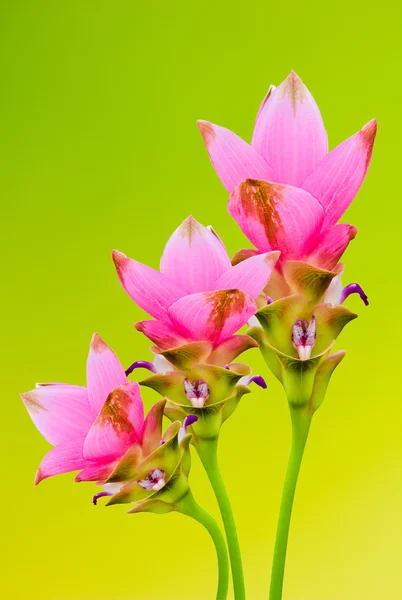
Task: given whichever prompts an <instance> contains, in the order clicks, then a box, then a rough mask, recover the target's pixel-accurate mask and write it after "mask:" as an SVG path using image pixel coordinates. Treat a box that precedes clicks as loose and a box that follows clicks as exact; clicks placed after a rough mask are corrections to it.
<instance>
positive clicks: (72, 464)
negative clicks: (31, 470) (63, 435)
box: [35, 438, 87, 485]
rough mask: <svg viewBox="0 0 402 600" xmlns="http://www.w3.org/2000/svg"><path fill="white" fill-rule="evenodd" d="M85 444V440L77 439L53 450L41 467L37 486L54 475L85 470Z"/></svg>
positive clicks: (36, 482)
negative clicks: (83, 451) (83, 450)
mask: <svg viewBox="0 0 402 600" xmlns="http://www.w3.org/2000/svg"><path fill="white" fill-rule="evenodd" d="M83 444H84V438H76V439H73V440H69V441H68V442H63V443H62V444H59V445H58V446H56V447H55V448H52V449H51V450H50V451H49V452H48V453H47V454H46V456H45V457H44V459H43V460H42V462H41V463H40V465H39V469H38V471H37V473H36V477H35V485H37V484H38V483H40V482H41V481H43V479H47V478H48V477H53V475H60V474H61V473H69V472H70V471H78V470H79V469H83V468H84V467H85V465H86V464H87V461H86V460H85V459H84V457H83V453H82V449H83Z"/></svg>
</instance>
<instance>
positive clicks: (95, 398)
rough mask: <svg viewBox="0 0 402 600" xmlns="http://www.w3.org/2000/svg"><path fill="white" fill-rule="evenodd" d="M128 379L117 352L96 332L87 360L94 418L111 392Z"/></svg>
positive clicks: (89, 397) (90, 399)
mask: <svg viewBox="0 0 402 600" xmlns="http://www.w3.org/2000/svg"><path fill="white" fill-rule="evenodd" d="M125 381H127V377H126V374H125V372H124V369H123V367H122V366H121V364H120V361H119V359H118V358H117V356H116V355H115V353H114V352H113V351H112V350H111V349H110V348H109V346H108V345H107V344H105V342H104V341H103V340H102V338H101V337H100V336H99V335H98V334H97V333H94V335H93V337H92V340H91V345H90V348H89V354H88V360H87V385H88V399H89V404H90V407H91V410H92V413H93V419H94V418H95V417H96V416H97V415H98V413H99V411H100V409H101V408H102V406H103V403H104V402H105V400H106V398H107V397H108V396H109V394H110V392H111V391H112V390H113V389H114V388H116V387H117V386H118V385H120V384H122V383H124V382H125Z"/></svg>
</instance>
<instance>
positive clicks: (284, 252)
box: [229, 179, 324, 261]
mask: <svg viewBox="0 0 402 600" xmlns="http://www.w3.org/2000/svg"><path fill="white" fill-rule="evenodd" d="M229 213H230V214H231V215H232V217H233V218H234V219H236V221H237V223H238V224H239V225H240V227H241V229H242V230H243V232H244V233H245V235H246V236H247V237H248V239H249V240H250V241H251V242H252V243H253V244H254V245H255V246H256V247H257V248H258V250H259V251H260V252H268V251H270V250H280V251H281V261H283V260H286V259H288V258H290V257H292V258H298V257H301V256H303V253H304V250H305V248H309V247H310V246H311V244H313V243H314V242H315V241H316V240H317V238H318V235H319V232H320V230H321V224H322V220H323V217H324V211H323V209H322V207H321V205H320V203H319V202H318V201H317V200H316V199H315V198H314V197H313V196H311V194H309V193H308V192H306V191H304V190H302V189H300V188H295V187H292V186H290V185H281V184H279V183H269V182H267V181H258V180H255V179H247V180H246V181H243V182H242V183H241V184H240V185H239V186H237V188H236V189H235V190H234V191H233V192H232V194H231V195H230V198H229Z"/></svg>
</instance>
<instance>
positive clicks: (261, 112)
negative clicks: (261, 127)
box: [255, 85, 276, 125]
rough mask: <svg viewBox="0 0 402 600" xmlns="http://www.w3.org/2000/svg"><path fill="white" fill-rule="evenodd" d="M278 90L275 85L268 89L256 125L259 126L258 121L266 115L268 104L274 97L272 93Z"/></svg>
mask: <svg viewBox="0 0 402 600" xmlns="http://www.w3.org/2000/svg"><path fill="white" fill-rule="evenodd" d="M275 90H276V86H275V85H270V86H269V88H268V91H267V93H266V94H265V96H264V98H263V101H262V102H261V104H260V108H259V109H258V113H257V117H256V119H255V123H256V125H257V121H258V119H259V118H260V116H261V115H262V114H263V113H264V109H265V108H266V106H265V105H266V104H267V102H268V101H269V99H270V98H271V96H272V92H274V91H275Z"/></svg>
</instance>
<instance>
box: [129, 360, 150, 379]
mask: <svg viewBox="0 0 402 600" xmlns="http://www.w3.org/2000/svg"><path fill="white" fill-rule="evenodd" d="M134 369H148V371H152V373H156V369H155V366H154V364H153V363H151V362H148V361H147V360H137V361H135V362H134V363H133V364H132V365H131V367H128V369H127V370H126V376H127V377H128V376H129V375H130V374H131V373H132V372H133V371H134Z"/></svg>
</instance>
